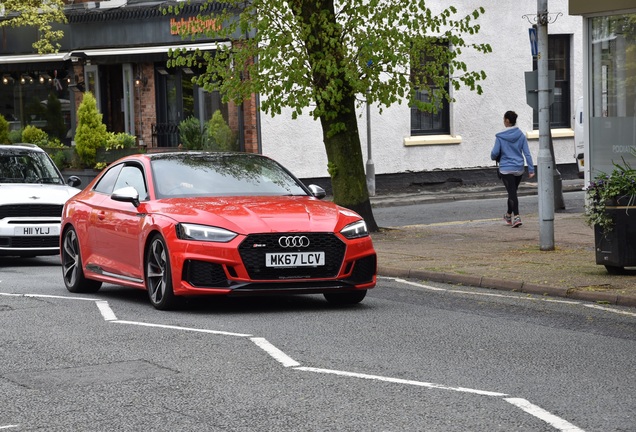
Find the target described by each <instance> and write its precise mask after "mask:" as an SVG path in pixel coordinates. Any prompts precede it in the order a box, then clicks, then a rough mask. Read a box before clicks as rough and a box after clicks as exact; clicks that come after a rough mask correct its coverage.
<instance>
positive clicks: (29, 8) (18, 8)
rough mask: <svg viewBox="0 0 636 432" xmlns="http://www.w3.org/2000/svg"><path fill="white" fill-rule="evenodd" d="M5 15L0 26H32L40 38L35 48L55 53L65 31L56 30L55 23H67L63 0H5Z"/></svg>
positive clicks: (38, 50)
mask: <svg viewBox="0 0 636 432" xmlns="http://www.w3.org/2000/svg"><path fill="white" fill-rule="evenodd" d="M2 6H4V17H5V18H3V19H1V20H0V27H31V28H33V29H35V30H37V35H38V40H37V41H36V42H34V43H33V48H34V49H35V50H36V52H38V53H39V54H47V53H55V52H57V51H58V50H59V49H60V44H59V43H58V41H59V40H61V39H62V37H63V36H64V33H63V31H62V30H54V29H53V23H66V22H67V20H66V16H65V15H64V2H63V0H29V1H25V0H3V1H2Z"/></svg>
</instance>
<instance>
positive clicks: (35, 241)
mask: <svg viewBox="0 0 636 432" xmlns="http://www.w3.org/2000/svg"><path fill="white" fill-rule="evenodd" d="M0 246H3V247H9V248H57V247H60V238H59V237H58V236H46V237H31V236H24V237H21V236H20V237H0Z"/></svg>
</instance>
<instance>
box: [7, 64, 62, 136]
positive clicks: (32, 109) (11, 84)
mask: <svg viewBox="0 0 636 432" xmlns="http://www.w3.org/2000/svg"><path fill="white" fill-rule="evenodd" d="M68 84H69V82H68V79H67V73H66V71H61V70H44V69H43V70H35V71H30V72H17V71H16V72H8V73H4V74H2V80H1V81H0V100H2V104H1V106H0V114H2V116H3V117H4V118H5V119H6V120H7V121H8V122H9V130H10V131H13V133H14V134H19V131H20V130H22V129H23V128H24V127H26V126H28V125H32V126H35V127H38V128H40V129H42V130H44V131H45V132H46V133H47V134H48V135H49V137H51V138H57V139H59V140H60V142H62V143H66V144H70V140H71V138H70V130H71V101H70V97H69V87H68Z"/></svg>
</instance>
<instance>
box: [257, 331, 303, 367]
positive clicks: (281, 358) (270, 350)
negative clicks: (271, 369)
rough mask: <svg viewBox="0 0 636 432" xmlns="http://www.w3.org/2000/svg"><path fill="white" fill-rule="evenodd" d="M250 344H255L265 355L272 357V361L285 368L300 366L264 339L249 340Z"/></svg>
mask: <svg viewBox="0 0 636 432" xmlns="http://www.w3.org/2000/svg"><path fill="white" fill-rule="evenodd" d="M250 340H251V341H252V342H254V343H255V344H256V346H258V347H259V348H261V349H262V350H263V351H265V352H266V353H267V354H269V355H271V356H272V357H274V359H275V360H276V361H278V362H280V363H281V364H282V365H283V366H285V367H294V366H300V363H298V362H297V361H296V360H294V359H293V358H291V357H289V356H288V355H287V354H285V353H284V352H282V351H281V350H279V349H278V348H276V347H275V346H274V345H272V344H271V343H269V342H268V341H267V339H265V338H259V337H254V338H251V339H250Z"/></svg>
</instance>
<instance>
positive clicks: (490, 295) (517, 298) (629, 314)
mask: <svg viewBox="0 0 636 432" xmlns="http://www.w3.org/2000/svg"><path fill="white" fill-rule="evenodd" d="M383 279H390V280H394V281H395V282H399V283H403V284H406V285H412V286H416V287H418V288H423V289H427V290H431V291H445V292H449V293H453V294H470V295H475V296H485V297H499V298H509V299H515V300H530V301H543V302H550V303H559V304H566V305H580V306H585V307H588V308H592V309H598V310H602V311H605V312H612V313H615V314H620V315H627V316H633V317H636V313H634V312H628V311H623V310H618V309H613V308H611V307H606V306H599V305H596V304H586V303H583V302H580V301H576V300H559V299H555V298H545V297H526V296H522V295H519V296H512V295H507V294H497V293H484V292H476V291H464V290H456V289H446V288H437V287H432V286H430V285H424V284H421V283H417V282H411V281H408V280H405V279H400V278H392V277H383ZM519 294H524V293H519Z"/></svg>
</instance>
